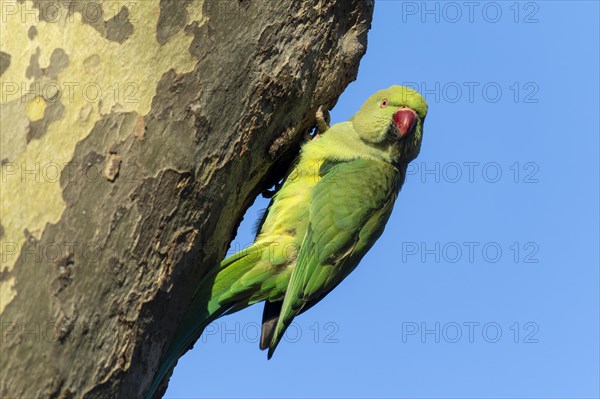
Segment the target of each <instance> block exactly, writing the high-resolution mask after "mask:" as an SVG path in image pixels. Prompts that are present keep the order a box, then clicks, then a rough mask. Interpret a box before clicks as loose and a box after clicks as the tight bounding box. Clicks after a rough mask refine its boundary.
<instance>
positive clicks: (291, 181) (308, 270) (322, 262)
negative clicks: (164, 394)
mask: <svg viewBox="0 0 600 399" xmlns="http://www.w3.org/2000/svg"><path fill="white" fill-rule="evenodd" d="M426 114H427V103H426V102H425V99H424V98H423V97H422V96H421V95H420V94H419V93H417V92H416V91H414V90H412V89H409V88H406V87H402V86H392V87H390V88H388V89H385V90H381V91H378V92H377V93H375V94H373V95H372V96H371V97H369V98H368V99H367V101H366V102H365V103H364V104H363V105H362V107H361V108H360V110H359V111H358V112H357V113H356V114H355V115H354V116H353V117H352V118H351V119H350V120H349V121H348V122H342V123H338V124H335V125H333V126H331V127H330V128H328V129H327V130H326V131H325V132H323V133H322V134H319V135H318V136H316V137H315V138H314V139H312V140H310V141H308V142H306V143H305V144H304V145H303V146H302V149H301V152H300V155H299V157H298V159H297V160H296V162H295V164H294V166H293V167H292V169H291V170H290V172H289V174H288V176H287V177H286V179H285V181H284V183H283V185H282V187H281V189H280V190H279V191H278V192H277V193H276V194H275V195H274V197H273V198H272V200H271V203H270V205H269V207H268V209H267V212H266V213H265V216H264V217H263V220H262V221H261V223H260V227H259V230H258V234H257V236H256V239H255V242H254V244H252V245H251V246H250V247H248V248H246V249H244V250H243V251H241V252H239V253H237V254H235V255H233V256H230V257H228V258H227V259H225V260H224V261H223V262H222V263H221V265H220V266H219V267H217V268H215V269H214V270H212V271H211V272H209V273H208V274H207V275H206V276H205V277H204V278H203V280H202V281H201V282H200V284H199V287H198V289H197V291H196V294H195V296H194V299H193V301H192V304H191V305H190V307H189V310H188V312H187V315H186V316H185V318H184V320H183V321H182V323H181V325H180V328H179V330H178V333H177V335H176V338H175V340H174V341H173V344H172V346H171V348H170V349H169V351H168V352H167V355H166V357H165V359H164V360H163V363H162V366H161V368H160V369H159V371H158V372H157V374H156V376H155V378H154V381H153V383H152V385H151V387H150V390H149V393H148V397H149V398H150V397H152V395H153V394H154V392H155V391H156V389H157V388H158V386H159V384H160V382H161V380H162V379H163V378H164V377H165V375H166V374H167V373H168V371H169V370H170V369H171V367H172V366H173V365H174V364H175V363H176V362H177V359H178V358H179V357H180V356H181V355H183V354H184V353H185V352H186V351H187V350H188V349H189V347H190V346H191V345H192V344H193V343H194V341H195V340H196V339H198V337H199V336H200V335H201V334H202V331H203V330H204V328H205V327H206V326H207V325H208V324H210V323H211V322H212V321H214V320H215V319H217V318H218V317H220V316H222V315H225V314H229V313H233V312H236V311H238V310H241V309H243V308H245V307H247V306H249V305H252V304H254V303H257V302H261V301H265V307H264V313H263V320H262V331H261V339H260V348H261V349H268V357H269V358H271V356H272V355H273V351H275V348H276V347H277V344H278V343H279V341H280V340H281V338H282V337H283V334H284V333H285V331H286V328H287V327H288V326H289V325H290V323H291V322H292V320H293V319H294V317H296V316H297V315H298V314H300V313H302V312H304V311H306V310H307V309H309V308H310V307H312V306H313V305H315V304H316V303H317V302H319V301H320V300H321V299H323V297H325V296H326V295H327V294H328V293H329V292H330V291H331V290H333V289H334V288H335V287H336V286H337V285H338V284H339V283H340V282H341V281H342V280H343V279H344V278H345V277H346V276H348V274H350V272H352V270H354V268H355V267H356V266H357V265H358V263H359V262H360V260H361V259H362V257H363V256H364V255H365V253H366V252H367V251H368V250H369V249H370V248H371V246H372V245H373V243H375V241H376V240H377V239H378V238H379V236H380V235H381V233H382V232H383V229H384V226H385V224H386V222H387V220H388V218H389V216H390V213H391V212H392V207H393V205H394V201H395V200H396V197H397V195H398V191H399V190H400V187H401V186H402V183H403V182H404V178H405V175H406V168H407V165H408V163H409V162H410V161H412V160H413V159H414V158H415V157H416V156H417V155H418V153H419V150H420V147H421V138H422V135H423V123H424V121H425V116H426ZM321 122H322V121H321ZM323 125H324V123H321V124H320V126H323ZM325 126H326V125H325Z"/></svg>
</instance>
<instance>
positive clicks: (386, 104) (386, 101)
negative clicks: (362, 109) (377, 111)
mask: <svg viewBox="0 0 600 399" xmlns="http://www.w3.org/2000/svg"><path fill="white" fill-rule="evenodd" d="M387 106H388V100H387V98H384V99H383V100H381V102H380V103H379V108H386V107H387Z"/></svg>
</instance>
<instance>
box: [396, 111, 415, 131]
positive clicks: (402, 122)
mask: <svg viewBox="0 0 600 399" xmlns="http://www.w3.org/2000/svg"><path fill="white" fill-rule="evenodd" d="M394 123H395V124H396V127H397V128H398V135H399V136H400V138H402V137H404V136H406V135H407V134H409V133H410V132H412V130H413V129H414V128H415V125H416V124H417V113H416V112H415V111H413V110H412V109H410V108H400V109H399V110H398V111H396V112H395V113H394Z"/></svg>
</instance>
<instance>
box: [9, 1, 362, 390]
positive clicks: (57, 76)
mask: <svg viewBox="0 0 600 399" xmlns="http://www.w3.org/2000/svg"><path fill="white" fill-rule="evenodd" d="M372 11H373V4H372V1H363V0H351V1H348V0H320V1H317V0H312V1H302V2H301V1H297V0H278V1H271V0H260V1H259V0H256V1H255V0H239V1H238V0H218V1H217V0H204V1H202V0H178V1H166V0H162V1H160V2H159V1H151V0H144V1H125V2H116V1H114V2H112V1H104V2H100V1H94V0H90V1H86V2H77V1H73V0H61V1H56V0H54V1H48V2H45V1H35V2H31V1H25V2H23V1H22V0H18V1H15V2H13V1H7V0H1V1H0V24H1V32H0V34H1V41H0V84H1V87H0V97H1V98H0V112H1V125H0V129H1V133H2V134H1V153H0V159H1V160H2V201H1V212H2V213H1V219H0V238H1V240H2V246H1V251H2V253H1V258H2V263H1V268H0V319H1V320H0V326H1V333H2V338H1V339H2V342H1V345H2V348H1V357H0V396H2V397H17V398H38V397H49V398H71V397H86V398H96V397H98V398H107V397H121V398H133V397H139V396H142V395H143V393H145V392H146V390H147V389H148V386H149V384H150V381H151V379H152V377H153V374H154V373H155V371H156V370H157V368H158V362H159V359H160V357H161V355H162V354H164V352H165V351H166V348H167V346H168V344H169V342H170V340H171V339H172V337H173V334H174V332H175V329H176V326H177V323H178V321H179V320H180V319H181V318H182V316H183V314H184V312H185V309H186V306H187V304H189V302H190V300H191V297H192V294H193V291H194V288H195V285H196V283H197V282H198V281H199V280H200V278H201V277H202V276H203V275H204V274H205V273H206V272H207V271H208V270H209V269H210V268H212V267H215V266H216V265H218V263H219V261H220V260H221V259H222V257H223V256H224V254H225V251H226V249H227V246H228V244H229V242H230V240H231V239H232V237H233V236H234V234H235V231H236V228H237V225H238V223H239V221H240V219H241V217H242V215H243V214H244V211H245V210H246V209H247V207H248V206H249V204H250V203H251V202H252V201H253V199H254V198H255V196H256V195H257V194H259V193H260V192H261V191H263V190H264V189H266V188H268V187H269V186H270V185H272V184H273V183H274V182H276V181H277V180H278V179H280V178H281V177H282V176H283V174H284V172H285V171H286V168H287V167H288V166H289V163H290V162H291V160H292V159H293V157H294V155H295V153H296V152H297V150H298V145H299V143H300V141H301V139H302V137H303V136H304V134H306V133H307V132H308V131H309V130H310V129H311V128H312V126H314V124H315V121H314V114H315V111H316V110H317V108H318V107H319V106H320V105H325V106H329V107H331V106H333V104H334V103H335V102H336V100H337V98H338V96H339V95H340V94H341V93H342V91H343V90H344V88H345V87H346V86H347V85H348V84H349V82H350V81H352V80H353V79H354V78H355V77H356V73H357V68H358V63H359V60H360V58H361V57H362V55H363V54H364V52H365V50H366V37H367V31H368V28H369V26H370V21H371V16H372Z"/></svg>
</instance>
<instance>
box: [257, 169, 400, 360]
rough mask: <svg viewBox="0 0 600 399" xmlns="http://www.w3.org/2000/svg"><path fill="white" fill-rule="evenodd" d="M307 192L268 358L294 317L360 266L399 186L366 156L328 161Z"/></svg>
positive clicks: (395, 174) (395, 178)
mask: <svg viewBox="0 0 600 399" xmlns="http://www.w3.org/2000/svg"><path fill="white" fill-rule="evenodd" d="M321 172H323V173H325V175H324V177H323V178H322V179H321V180H320V181H319V183H318V184H317V185H316V186H315V188H314V189H313V191H312V193H311V206H310V211H309V226H308V230H307V232H306V235H305V237H304V240H303V241H302V245H301V247H300V252H299V254H298V261H297V263H296V267H295V269H294V271H293V273H292V276H291V278H290V282H289V285H288V288H287V291H286V294H285V298H284V300H283V304H282V307H281V312H280V313H279V318H278V320H277V324H276V327H275V331H274V333H273V337H272V340H271V344H270V347H269V354H268V357H269V358H270V357H271V356H272V355H273V352H274V351H275V348H276V347H277V344H278V343H279V341H280V340H281V338H282V337H283V334H284V333H285V330H286V328H287V327H288V326H289V325H290V323H291V322H292V320H293V319H294V317H295V316H296V315H298V314H299V313H301V312H302V311H304V310H306V309H308V308H309V307H311V306H313V305H314V304H315V303H317V302H318V301H319V300H321V299H322V298H323V297H324V296H325V295H327V294H328V293H329V292H330V291H331V290H332V289H333V288H335V287H336V286H337V285H338V284H339V283H340V282H341V281H342V280H343V279H344V278H346V276H348V274H350V272H352V270H354V268H355V267H356V266H357V265H358V262H360V260H361V258H362V257H363V256H364V254H365V253H366V252H367V251H368V250H369V249H370V248H371V246H372V245H373V243H374V242H375V241H376V240H377V238H379V236H380V235H381V233H382V232H383V228H384V226H385V223H386V222H387V220H388V218H389V216H390V213H391V211H392V207H393V204H394V201H395V199H396V196H397V194H398V189H399V174H398V171H397V169H396V168H395V167H393V166H392V165H390V164H388V163H385V162H380V161H374V160H367V159H357V160H353V161H349V162H342V163H337V164H335V163H331V162H326V163H325V164H324V165H323V166H322V167H321Z"/></svg>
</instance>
